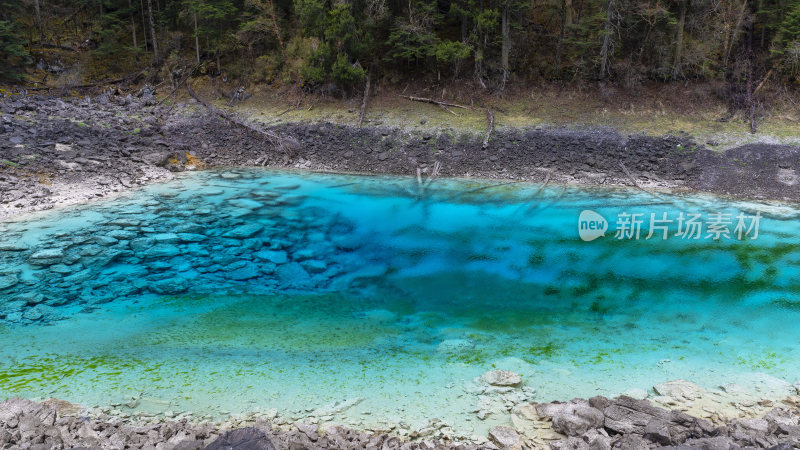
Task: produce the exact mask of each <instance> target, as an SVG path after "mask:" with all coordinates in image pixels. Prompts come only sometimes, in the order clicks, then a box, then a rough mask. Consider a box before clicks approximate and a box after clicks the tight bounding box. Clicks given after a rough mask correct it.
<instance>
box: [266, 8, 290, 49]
mask: <svg viewBox="0 0 800 450" xmlns="http://www.w3.org/2000/svg"><path fill="white" fill-rule="evenodd" d="M267 8H269V11H268V12H269V16H270V18H271V19H272V28H273V30H274V31H275V36H276V37H277V38H278V44H279V45H280V47H281V56H283V59H284V60H285V59H286V49H285V48H284V46H283V37H281V29H280V27H279V26H278V17H277V16H276V15H275V5H274V4H273V3H272V0H267Z"/></svg>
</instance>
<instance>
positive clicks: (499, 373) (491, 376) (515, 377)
mask: <svg viewBox="0 0 800 450" xmlns="http://www.w3.org/2000/svg"><path fill="white" fill-rule="evenodd" d="M481 379H482V380H483V382H484V383H487V384H491V385H492V386H516V385H518V384H520V383H522V377H520V376H519V374H518V373H516V372H511V371H510V370H492V371H489V372H486V373H484V374H483V375H482V376H481Z"/></svg>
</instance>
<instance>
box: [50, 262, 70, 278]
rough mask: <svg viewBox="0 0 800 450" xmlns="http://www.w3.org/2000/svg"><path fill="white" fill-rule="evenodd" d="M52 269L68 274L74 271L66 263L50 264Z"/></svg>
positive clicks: (61, 273)
mask: <svg viewBox="0 0 800 450" xmlns="http://www.w3.org/2000/svg"><path fill="white" fill-rule="evenodd" d="M50 271H51V272H55V273H57V274H60V275H67V274H70V273H72V269H71V268H70V267H69V266H67V265H64V264H53V265H52V266H50Z"/></svg>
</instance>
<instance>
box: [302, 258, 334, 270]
mask: <svg viewBox="0 0 800 450" xmlns="http://www.w3.org/2000/svg"><path fill="white" fill-rule="evenodd" d="M300 265H301V266H303V268H304V269H306V271H307V272H309V273H322V272H325V269H327V268H328V264H326V263H325V261H321V260H319V259H308V260H306V261H303V262H301V263H300Z"/></svg>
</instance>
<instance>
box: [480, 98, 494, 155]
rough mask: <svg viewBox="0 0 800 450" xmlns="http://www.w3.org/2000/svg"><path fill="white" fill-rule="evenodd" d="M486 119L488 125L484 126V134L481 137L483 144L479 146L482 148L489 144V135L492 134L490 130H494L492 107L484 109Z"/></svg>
mask: <svg viewBox="0 0 800 450" xmlns="http://www.w3.org/2000/svg"><path fill="white" fill-rule="evenodd" d="M486 120H488V121H489V126H488V127H487V128H486V136H485V137H484V138H483V145H482V146H481V148H483V149H486V147H488V146H489V136H491V135H492V130H494V108H489V109H488V110H486Z"/></svg>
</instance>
